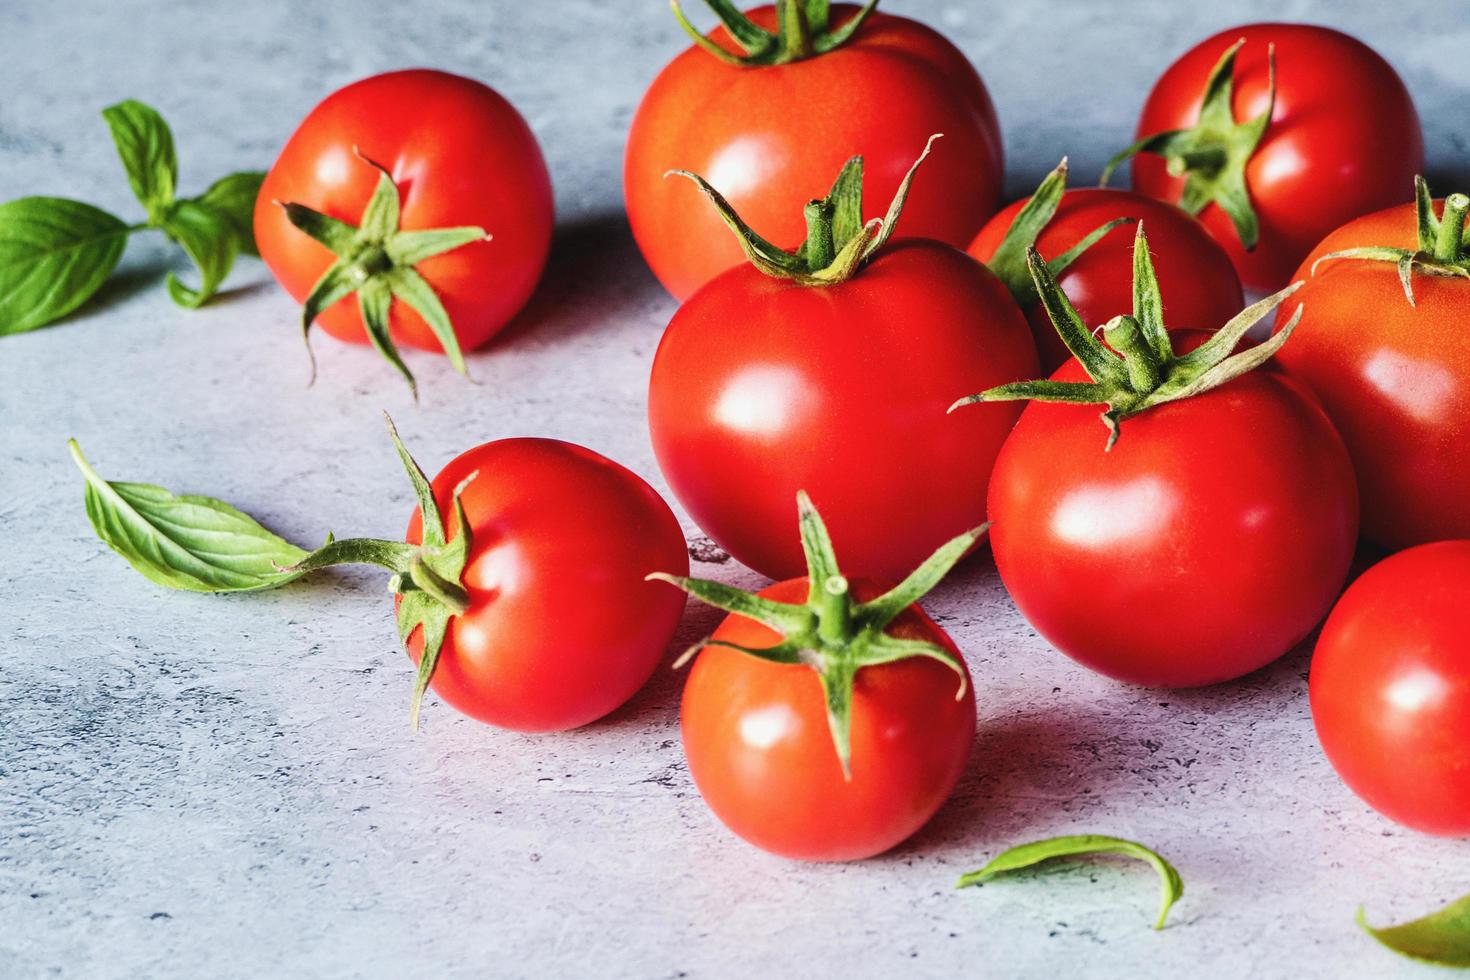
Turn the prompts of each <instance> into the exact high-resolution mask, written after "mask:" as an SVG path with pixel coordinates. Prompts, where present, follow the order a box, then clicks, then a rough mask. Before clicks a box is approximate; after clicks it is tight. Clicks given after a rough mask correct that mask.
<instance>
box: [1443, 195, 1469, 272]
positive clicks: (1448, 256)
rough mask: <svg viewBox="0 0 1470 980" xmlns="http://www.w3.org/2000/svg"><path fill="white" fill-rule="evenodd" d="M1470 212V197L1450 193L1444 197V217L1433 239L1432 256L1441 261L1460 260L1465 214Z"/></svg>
mask: <svg viewBox="0 0 1470 980" xmlns="http://www.w3.org/2000/svg"><path fill="white" fill-rule="evenodd" d="M1467 212H1470V197H1467V196H1466V195H1464V194H1451V195H1450V196H1449V197H1446V198H1445V199H1444V217H1442V218H1441V219H1440V222H1439V234H1438V235H1437V236H1436V237H1435V241H1434V257H1435V258H1436V259H1439V260H1440V261H1441V262H1460V261H1463V259H1462V256H1461V250H1462V241H1463V237H1464V234H1465V216H1466V213H1467Z"/></svg>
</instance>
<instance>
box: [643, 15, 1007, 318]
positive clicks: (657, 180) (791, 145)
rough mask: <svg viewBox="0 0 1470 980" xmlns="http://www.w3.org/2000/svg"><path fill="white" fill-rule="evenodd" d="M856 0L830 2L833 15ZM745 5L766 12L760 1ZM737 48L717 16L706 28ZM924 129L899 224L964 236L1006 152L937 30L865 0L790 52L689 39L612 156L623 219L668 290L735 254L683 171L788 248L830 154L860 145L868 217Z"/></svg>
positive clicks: (954, 241)
mask: <svg viewBox="0 0 1470 980" xmlns="http://www.w3.org/2000/svg"><path fill="white" fill-rule="evenodd" d="M856 9H857V8H856V7H854V6H852V5H850V4H834V5H833V8H832V11H833V12H832V19H833V23H841V22H842V21H843V20H845V19H846V18H848V17H850V16H851V15H852V14H853V13H854V12H855V11H856ZM750 16H751V17H752V18H753V19H754V20H755V21H757V22H758V23H760V24H762V25H763V26H765V27H768V28H770V27H774V26H775V15H774V12H773V9H772V8H771V7H762V8H759V9H757V10H755V11H752V12H751V13H750ZM712 37H714V38H715V39H716V40H718V41H719V43H721V44H724V45H726V46H727V47H730V48H731V50H735V48H734V47H733V42H732V41H731V40H730V38H729V36H728V34H727V33H726V31H725V29H724V28H723V27H721V28H719V29H717V30H716V31H715V32H714V34H713V35H712ZM935 133H943V134H944V138H943V139H942V140H939V141H938V142H937V143H935V145H934V152H933V153H932V154H931V155H930V157H929V159H928V160H926V161H925V162H924V165H923V167H922V169H921V175H920V176H919V177H918V178H917V179H916V180H915V181H914V184H913V186H912V189H911V191H910V193H909V197H908V203H907V204H906V205H905V207H904V212H903V221H902V225H901V228H902V232H903V234H905V235H913V236H917V237H924V238H934V239H938V240H940V241H944V242H948V243H949V244H951V245H955V246H957V247H960V248H963V247H964V246H965V245H966V244H968V243H969V241H970V239H971V238H972V237H973V236H974V234H975V232H976V230H977V229H979V227H980V225H981V223H982V222H984V220H985V219H986V218H987V217H989V215H990V214H991V212H992V211H994V210H995V206H996V201H997V200H998V198H999V195H1000V185H1001V174H1002V168H1003V157H1002V150H1001V140H1000V126H999V123H998V122H997V120H996V115H995V106H994V105H993V104H992V103H991V100H990V96H989V95H988V94H987V92H986V90H985V86H984V84H983V83H982V82H981V81H980V76H979V75H978V74H976V72H975V69H974V68H973V67H972V66H971V65H970V63H969V62H968V61H967V60H965V56H964V55H963V54H961V53H960V52H959V50H958V49H957V48H955V46H954V45H952V44H950V42H949V41H947V40H945V39H944V37H942V36H941V35H940V34H938V33H936V32H935V31H933V30H931V29H929V28H927V27H925V26H923V25H922V24H919V23H917V22H915V21H912V20H909V19H907V18H904V17H896V16H891V15H888V14H884V13H881V12H879V13H874V14H873V15H872V16H871V17H870V18H869V19H868V21H867V22H866V23H865V24H864V25H863V26H862V27H861V28H860V29H859V31H858V33H857V35H856V36H855V37H854V38H853V39H852V40H851V41H849V42H848V43H847V44H845V45H843V46H842V47H840V48H838V49H837V50H835V51H831V52H829V53H827V54H824V55H819V56H817V57H813V58H807V59H805V60H802V61H797V62H793V63H791V64H787V65H779V66H772V67H762V68H737V67H734V66H732V65H727V64H725V63H723V62H721V61H719V60H718V59H717V58H715V57H714V56H713V55H711V54H709V53H708V52H705V51H701V50H699V49H698V48H696V47H693V46H691V47H690V48H689V49H688V50H686V51H685V52H684V53H683V54H681V55H679V56H678V57H677V58H675V59H674V60H673V61H672V62H670V63H669V65H668V66H667V67H665V68H664V70H663V71H662V72H660V73H659V76H658V77H657V78H656V79H655V80H654V82H653V84H652V85H651V86H650V87H649V89H648V92H647V93H646V94H645V95H644V97H643V102H642V103H641V104H640V105H639V107H638V112H637V115H635V116H634V118H633V125H632V129H631V130H630V132H629V134H628V149H627V156H626V158H625V161H624V168H623V190H624V196H625V198H626V201H627V208H628V219H629V221H630V222H631V224H632V227H633V235H634V237H635V238H636V239H637V240H638V246H639V248H640V249H642V251H643V256H644V258H645V259H647V261H648V264H649V266H650V267H652V269H653V272H654V274H655V275H656V276H658V279H659V281H660V282H662V283H663V285H664V287H665V288H666V289H668V291H669V292H671V293H673V294H674V296H675V297H676V298H678V299H680V300H683V299H686V298H688V297H689V296H690V295H691V294H692V293H693V292H694V291H695V290H696V289H698V288H699V287H700V286H702V285H704V284H705V283H706V282H708V281H710V280H711V279H713V278H714V277H715V276H716V275H717V274H719V273H720V272H723V271H724V270H725V269H728V268H730V267H731V266H734V265H739V264H741V263H743V262H744V261H745V258H744V255H743V254H742V253H741V251H740V247H739V244H738V243H737V242H736V241H735V238H734V237H733V236H732V235H731V234H730V232H729V229H727V228H726V227H725V225H724V223H723V222H722V221H721V220H720V217H719V215H718V214H717V213H716V212H715V210H714V209H713V208H712V207H711V206H710V204H709V202H708V201H707V200H705V198H704V195H702V194H701V193H700V192H699V190H698V189H697V188H695V187H694V185H693V184H691V183H689V182H688V181H684V180H677V179H667V180H666V179H665V178H664V174H665V173H666V172H667V171H669V170H671V169H682V170H689V171H692V172H693V173H697V174H699V175H700V176H702V177H704V178H705V179H706V180H708V181H709V182H710V183H711V184H713V185H714V186H715V187H716V188H717V189H718V190H719V191H720V192H721V193H722V194H723V195H724V196H725V197H726V198H727V199H728V200H729V201H730V203H731V204H732V205H734V207H735V209H736V211H738V212H739V213H740V215H741V217H742V218H744V219H745V221H746V223H747V224H749V225H750V226H751V227H752V228H754V229H756V230H757V231H758V232H760V233H761V234H762V235H763V236H765V237H766V238H767V239H769V240H771V241H773V242H775V243H777V244H778V245H782V246H795V245H796V244H797V243H798V242H800V241H801V240H802V238H803V237H804V235H805V230H806V229H805V225H804V223H803V218H802V206H803V205H804V204H806V202H807V201H809V200H811V199H813V198H818V197H821V196H823V195H824V194H826V193H827V190H828V189H829V187H830V186H831V184H832V181H833V180H834V179H835V178H836V176H837V174H838V172H839V171H840V170H841V169H842V165H843V164H844V163H845V162H846V161H847V159H848V158H849V157H851V156H853V155H855V154H862V155H863V158H864V166H865V169H864V184H863V200H864V211H865V216H866V217H868V218H874V217H880V216H882V214H883V213H884V211H886V210H887V208H888V202H889V201H890V200H891V199H892V197H893V194H894V192H895V191H896V190H897V189H898V185H899V182H900V181H902V180H903V177H904V174H905V173H907V172H908V169H909V168H910V167H911V166H912V165H913V162H914V160H915V159H916V158H917V157H918V155H919V152H920V151H921V150H922V149H923V148H924V143H925V141H926V140H928V138H929V137H930V136H931V135H933V134H935Z"/></svg>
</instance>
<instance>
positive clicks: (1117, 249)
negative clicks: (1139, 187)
mask: <svg viewBox="0 0 1470 980" xmlns="http://www.w3.org/2000/svg"><path fill="white" fill-rule="evenodd" d="M1029 200H1030V198H1022V199H1021V200H1019V201H1017V202H1015V203H1014V204H1012V205H1010V206H1009V207H1006V208H1004V209H1002V210H1001V211H1000V213H998V214H997V215H996V216H995V217H993V218H991V219H990V220H989V221H988V222H986V223H985V227H984V228H982V229H980V234H979V235H977V236H976V237H975V240H974V241H973V242H971V243H970V249H969V251H970V254H971V255H973V256H975V258H977V259H979V260H980V261H981V262H985V263H989V262H990V261H991V259H993V258H994V257H995V252H996V249H998V248H999V247H1000V244H1001V242H1002V241H1004V239H1005V237H1006V232H1007V231H1009V230H1010V228H1011V224H1012V223H1013V222H1014V221H1015V220H1016V215H1017V214H1018V213H1019V212H1020V210H1021V208H1023V207H1024V206H1025V205H1026V202H1027V201H1029ZM1118 218H1132V219H1135V220H1136V221H1141V222H1143V224H1144V225H1146V226H1147V227H1148V237H1149V241H1150V242H1151V243H1152V244H1153V249H1154V253H1155V254H1154V263H1155V268H1156V270H1157V272H1158V277H1159V289H1160V291H1161V292H1162V294H1163V297H1164V314H1165V317H1166V318H1167V319H1168V321H1169V322H1170V323H1173V324H1177V325H1178V326H1180V327H1186V328H1193V329H1197V330H1213V329H1215V328H1216V327H1219V326H1220V325H1221V324H1223V323H1224V322H1225V321H1226V320H1229V319H1230V318H1231V317H1232V316H1234V315H1235V314H1237V313H1239V312H1240V310H1241V307H1243V306H1244V305H1245V299H1244V297H1243V295H1242V293H1241V289H1240V280H1239V279H1238V278H1237V277H1236V275H1235V267H1234V266H1233V265H1231V263H1230V256H1229V255H1227V254H1226V253H1225V250H1224V249H1223V248H1221V247H1220V245H1219V244H1218V243H1217V242H1216V241H1215V240H1214V239H1213V238H1212V237H1210V235H1209V233H1208V232H1206V231H1205V229H1204V227H1203V226H1202V225H1200V223H1199V222H1198V221H1196V220H1195V219H1194V218H1192V217H1191V216H1189V215H1188V214H1186V213H1185V212H1184V211H1182V210H1180V209H1179V208H1178V207H1176V206H1175V205H1173V204H1169V203H1166V202H1163V201H1158V200H1155V199H1154V198H1151V197H1145V196H1144V195H1142V194H1135V193H1132V192H1131V191H1119V190H1111V189H1108V188H1098V187H1082V188H1077V189H1075V190H1069V191H1067V192H1066V193H1065V194H1063V195H1062V199H1061V203H1060V204H1059V206H1058V207H1057V211H1056V214H1054V215H1053V216H1052V219H1051V221H1049V222H1048V223H1047V225H1046V227H1045V228H1043V229H1042V231H1041V234H1040V235H1039V236H1038V237H1037V239H1036V243H1035V244H1036V248H1037V250H1038V251H1040V252H1041V254H1042V257H1044V258H1047V259H1055V258H1056V257H1057V256H1059V255H1061V254H1062V253H1064V252H1066V251H1067V250H1068V249H1070V248H1072V247H1073V246H1075V245H1076V244H1077V243H1078V242H1080V241H1081V240H1082V239H1083V238H1085V237H1086V236H1087V235H1088V234H1090V233H1091V232H1092V231H1093V230H1094V229H1096V228H1100V227H1102V226H1103V225H1105V224H1107V223H1108V222H1110V221H1113V220H1116V219H1118ZM1132 273H1133V229H1132V227H1129V226H1119V227H1117V228H1114V229H1113V230H1112V231H1110V232H1108V233H1107V234H1106V235H1104V236H1103V237H1102V238H1101V239H1099V240H1098V241H1097V242H1095V243H1094V244H1093V245H1092V246H1091V247H1090V248H1089V249H1088V250H1087V251H1085V252H1083V253H1082V254H1081V255H1080V256H1078V257H1077V258H1076V259H1075V260H1074V261H1073V262H1072V264H1071V265H1069V266H1067V268H1066V270H1065V271H1063V272H1062V273H1061V274H1060V275H1058V276H1057V283H1058V284H1059V285H1060V286H1061V287H1062V291H1063V292H1064V293H1066V294H1067V298H1068V299H1069V300H1071V301H1072V305H1073V306H1074V307H1076V308H1077V312H1078V313H1079V314H1080V315H1081V316H1082V319H1083V321H1085V322H1086V323H1090V324H1098V323H1106V322H1107V321H1109V320H1111V319H1112V318H1113V317H1115V316H1118V315H1119V314H1123V313H1127V312H1128V311H1129V310H1131V309H1132V308H1133V288H1132ZM1024 309H1025V312H1026V319H1027V320H1029V321H1030V323H1031V332H1032V334H1033V335H1034V337H1035V338H1036V347H1037V350H1038V351H1039V352H1040V354H1041V366H1042V369H1043V370H1045V371H1054V370H1056V369H1057V368H1058V367H1060V366H1061V365H1062V363H1063V362H1064V361H1066V360H1068V359H1069V358H1071V356H1072V353H1071V351H1069V350H1067V347H1066V345H1065V344H1063V343H1062V341H1061V338H1060V337H1058V336H1057V331H1056V328H1055V327H1053V326H1052V324H1051V320H1050V319H1049V318H1048V317H1047V315H1046V308H1045V307H1044V306H1042V304H1041V303H1039V302H1035V301H1032V302H1030V303H1027V304H1026V306H1025V307H1024Z"/></svg>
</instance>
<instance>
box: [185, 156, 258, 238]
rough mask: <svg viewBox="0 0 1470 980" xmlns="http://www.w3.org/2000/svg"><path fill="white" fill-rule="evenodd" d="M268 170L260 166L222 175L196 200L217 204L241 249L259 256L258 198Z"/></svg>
mask: <svg viewBox="0 0 1470 980" xmlns="http://www.w3.org/2000/svg"><path fill="white" fill-rule="evenodd" d="M264 180H265V173H264V172H262V171H259V170H249V171H242V172H240V173H237V174H230V175H229V176H228V177H221V178H220V179H219V180H217V181H215V182H214V183H213V184H210V185H209V190H207V191H205V192H204V193H203V194H200V195H199V196H198V197H196V198H194V200H196V201H198V202H199V203H201V204H207V205H209V206H210V207H212V208H214V209H215V210H216V211H218V212H219V213H220V214H222V215H224V217H225V218H226V219H227V220H228V221H229V222H230V227H231V228H233V229H234V230H235V238H236V240H237V241H238V242H239V243H240V251H242V252H244V253H245V254H246V255H253V256H255V257H256V258H259V257H260V249H258V248H257V247H256V245H255V199H256V198H257V197H259V196H260V185H261V183H262V182H264Z"/></svg>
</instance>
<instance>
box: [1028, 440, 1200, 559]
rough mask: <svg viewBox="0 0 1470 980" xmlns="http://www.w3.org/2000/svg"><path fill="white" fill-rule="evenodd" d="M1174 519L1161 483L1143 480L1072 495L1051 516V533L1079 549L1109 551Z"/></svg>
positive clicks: (1145, 536)
mask: <svg viewBox="0 0 1470 980" xmlns="http://www.w3.org/2000/svg"><path fill="white" fill-rule="evenodd" d="M1125 438H1126V437H1125ZM1173 519H1174V501H1173V498H1172V497H1171V495H1170V494H1169V492H1168V490H1167V488H1166V487H1165V486H1164V483H1163V481H1161V480H1159V479H1158V478H1157V477H1152V476H1143V477H1139V478H1137V479H1135V480H1130V481H1128V482H1126V483H1116V484H1112V485H1110V486H1100V487H1099V486H1094V487H1084V488H1082V489H1079V490H1075V491H1073V492H1072V493H1070V494H1068V495H1067V497H1066V499H1064V500H1063V501H1062V503H1061V506H1059V507H1058V508H1057V509H1056V512H1055V514H1053V516H1052V530H1053V533H1055V534H1056V536H1057V537H1058V538H1061V539H1062V540H1063V541H1067V542H1069V543H1071V544H1075V545H1078V546H1080V547H1084V548H1110V547H1115V546H1117V545H1119V544H1125V543H1127V542H1128V541H1130V540H1138V539H1144V538H1147V537H1148V535H1149V534H1150V533H1151V532H1160V531H1163V530H1164V529H1165V528H1166V527H1167V526H1168V525H1169V523H1170V522H1171V521H1173Z"/></svg>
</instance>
